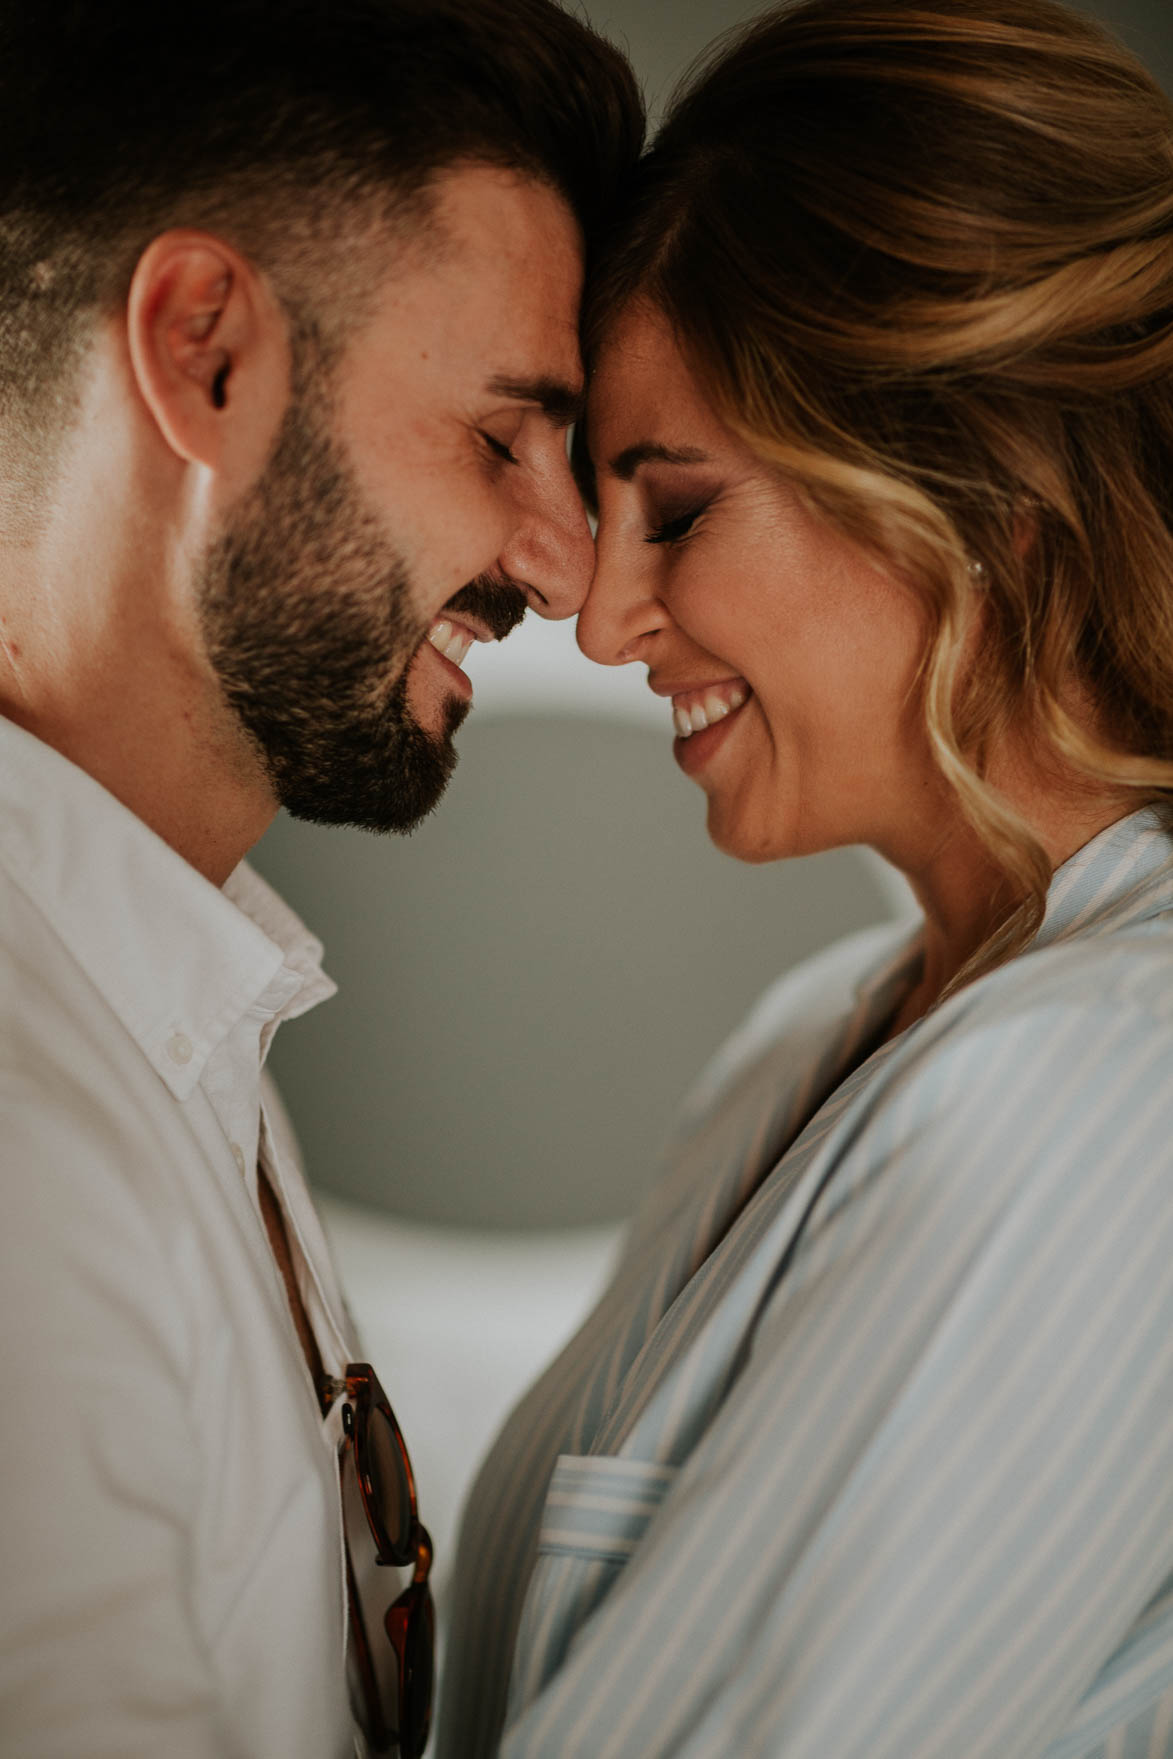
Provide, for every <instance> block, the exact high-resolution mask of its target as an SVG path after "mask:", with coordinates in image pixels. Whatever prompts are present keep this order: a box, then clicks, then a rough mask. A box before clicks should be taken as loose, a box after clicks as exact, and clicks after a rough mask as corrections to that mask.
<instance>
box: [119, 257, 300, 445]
mask: <svg viewBox="0 0 1173 1759" xmlns="http://www.w3.org/2000/svg"><path fill="white" fill-rule="evenodd" d="M126 325H127V343H128V347H129V350H130V360H131V366H132V370H133V372H134V376H135V379H136V381H137V384H138V389H139V392H140V394H141V396H142V399H143V402H144V403H145V405H146V407H147V408H148V409H149V411H150V413H151V415H152V416H153V418H154V421H155V425H156V426H157V428H158V430H159V432H160V434H161V435H162V437H163V439H164V440H165V441H166V443H167V445H168V446H169V447H170V448H171V450H172V451H173V452H174V453H175V454H176V455H177V456H178V457H180V458H182V459H185V460H187V461H188V462H190V463H198V464H204V465H207V466H208V467H209V468H210V469H213V470H215V469H218V468H222V467H223V465H224V462H225V457H226V451H227V449H228V448H229V446H231V448H232V451H233V452H234V453H240V452H241V451H243V452H245V453H251V452H253V451H254V450H258V449H260V450H261V451H262V454H263V451H264V450H267V447H268V443H269V440H270V438H271V435H272V431H273V428H274V426H275V422H276V419H278V418H279V416H280V413H281V410H282V408H283V407H284V403H285V400H286V398H287V396H288V391H289V381H288V349H287V340H286V330H285V324H284V319H283V316H282V313H281V310H280V307H279V306H278V304H277V301H276V300H275V299H274V297H273V295H272V293H271V292H270V291H269V289H268V287H267V286H266V285H265V283H264V282H263V280H262V278H261V276H260V275H259V273H258V271H257V270H256V268H255V267H254V266H253V265H252V264H251V263H249V262H248V261H247V260H246V259H245V258H244V257H242V256H241V255H240V254H239V253H238V252H237V251H235V250H233V249H232V247H231V246H230V245H228V244H226V243H224V241H223V240H222V239H219V238H216V237H215V236H214V235H213V234H211V233H205V232H191V231H173V232H164V233H162V234H160V236H159V237H158V238H155V239H153V240H152V242H151V243H150V244H149V245H148V246H147V248H146V250H145V251H144V252H143V254H142V256H141V257H140V258H139V261H138V264H137V266H136V268H135V271H134V275H133V277H132V279H131V284H130V292H129V295H128V298H127V305H126ZM254 430H256V432H255V436H254ZM254 437H255V440H256V444H255V445H254V444H252V443H250V442H251V441H253V440H254Z"/></svg>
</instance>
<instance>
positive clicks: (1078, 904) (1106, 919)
mask: <svg viewBox="0 0 1173 1759" xmlns="http://www.w3.org/2000/svg"><path fill="white" fill-rule="evenodd" d="M1170 912H1173V826H1171V824H1170V820H1169V818H1168V816H1167V815H1166V814H1165V813H1164V812H1162V810H1161V809H1160V808H1159V807H1156V806H1147V807H1142V808H1141V810H1140V811H1139V812H1133V813H1130V814H1129V815H1128V817H1127V818H1122V819H1118V820H1117V822H1116V823H1115V824H1112V825H1109V826H1108V828H1107V829H1106V830H1104V831H1101V832H1100V833H1099V835H1098V836H1096V837H1093V838H1092V840H1091V842H1090V843H1085V844H1084V846H1083V848H1082V849H1078V850H1076V852H1075V854H1074V855H1072V856H1071V857H1070V858H1069V859H1068V860H1067V861H1065V862H1064V863H1063V865H1062V866H1061V867H1060V868H1058V869H1057V870H1056V872H1055V875H1054V878H1053V879H1052V881H1051V886H1050V889H1049V891H1048V893H1047V912H1046V916H1045V917H1044V919H1043V924H1042V927H1041V928H1040V929H1039V932H1038V934H1037V935H1036V936H1035V939H1034V942H1033V946H1034V947H1037V948H1041V947H1046V946H1053V945H1056V944H1057V943H1058V942H1060V941H1068V940H1073V939H1075V938H1076V937H1077V936H1080V937H1082V936H1085V935H1100V934H1109V933H1112V932H1113V931H1115V930H1117V929H1121V928H1126V927H1129V926H1131V925H1133V924H1137V923H1140V922H1144V921H1148V920H1151V919H1152V918H1155V917H1160V916H1166V915H1169V914H1170Z"/></svg>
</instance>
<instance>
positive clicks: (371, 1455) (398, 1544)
mask: <svg viewBox="0 0 1173 1759" xmlns="http://www.w3.org/2000/svg"><path fill="white" fill-rule="evenodd" d="M366 1470H367V1472H368V1473H369V1475H370V1482H371V1512H372V1514H373V1516H374V1518H375V1521H376V1524H377V1525H378V1526H379V1527H380V1528H381V1532H380V1534H379V1545H380V1549H381V1550H382V1552H383V1553H384V1555H385V1556H386V1557H387V1558H388V1559H389V1560H390V1561H391V1562H392V1563H409V1562H412V1561H414V1555H415V1554H414V1550H413V1547H412V1542H411V1484H410V1481H409V1479H408V1476H407V1467H406V1465H405V1463H404V1459H403V1449H402V1447H401V1446H400V1444H399V1440H398V1438H397V1436H396V1433H395V1430H394V1429H393V1428H392V1426H391V1424H390V1423H389V1422H388V1421H387V1418H386V1417H385V1416H384V1414H383V1412H382V1411H379V1410H377V1409H376V1410H372V1411H371V1412H370V1415H369V1421H368V1426H367V1450H366Z"/></svg>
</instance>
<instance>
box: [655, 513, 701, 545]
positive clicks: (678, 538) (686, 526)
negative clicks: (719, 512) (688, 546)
mask: <svg viewBox="0 0 1173 1759" xmlns="http://www.w3.org/2000/svg"><path fill="white" fill-rule="evenodd" d="M704 511H705V509H704V507H703V506H702V507H690V508H689V509H688V511H687V512H685V513H673V514H671V515H669V516H668V517H667V518H665V519H662V520H660V522H659V523H658V524H657V525H653V526H652V529H651V530H650V531H649V532H648V533H647V536H646V537H645V539H644V542H645V543H649V544H678V543H682V542H683V541H684V539H685V538H686V537H688V535H689V533H690V532H691V531H692V529H693V527H694V526H695V525H696V522H697V520H698V519H699V518H700V517H701V514H702V513H703V512H704Z"/></svg>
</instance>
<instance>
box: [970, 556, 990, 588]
mask: <svg viewBox="0 0 1173 1759" xmlns="http://www.w3.org/2000/svg"><path fill="white" fill-rule="evenodd" d="M966 569H967V571H968V573H969V578H970V579H971V580H972V581H973V582H974V583H975V585H977V586H982V585H984V584H985V579H986V565H985V563H984V562H979V561H977V559H976V558H975V559H974V560H973V561H971V562H967V563H966Z"/></svg>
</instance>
